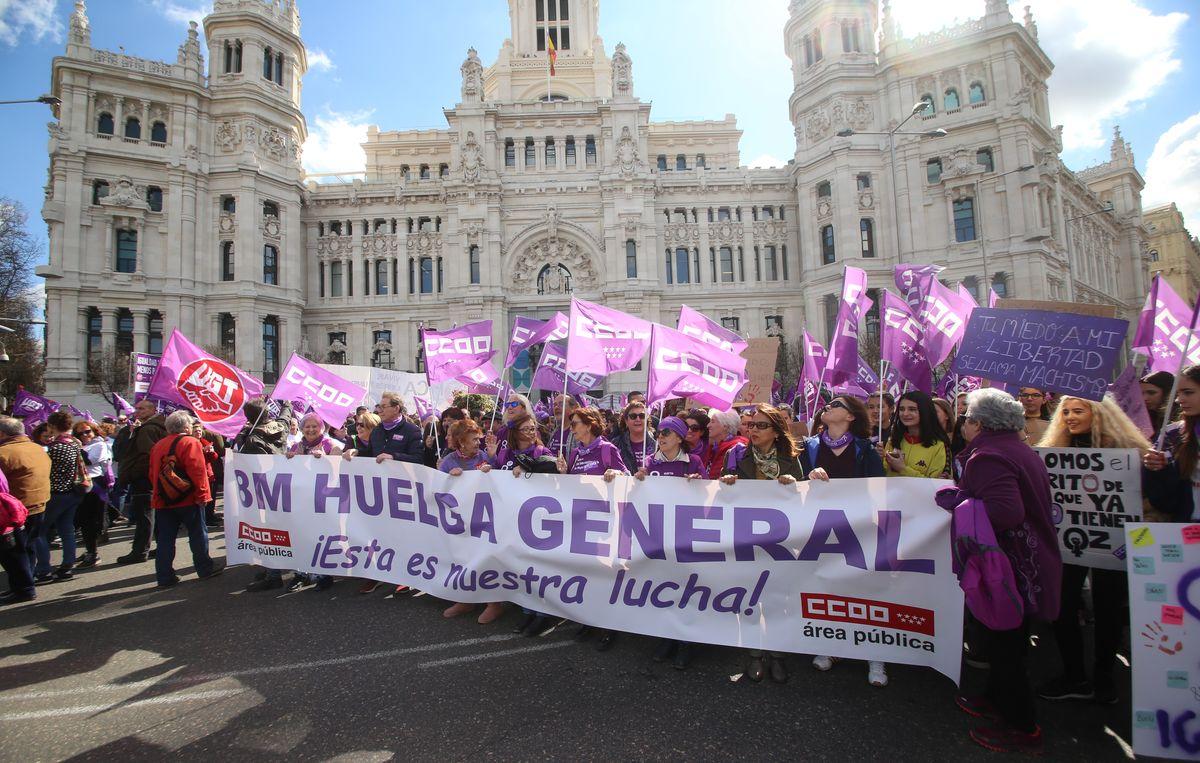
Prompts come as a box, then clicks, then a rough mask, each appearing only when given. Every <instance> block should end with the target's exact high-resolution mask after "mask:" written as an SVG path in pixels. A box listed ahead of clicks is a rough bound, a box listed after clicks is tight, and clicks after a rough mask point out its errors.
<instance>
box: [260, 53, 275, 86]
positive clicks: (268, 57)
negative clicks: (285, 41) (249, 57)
mask: <svg viewBox="0 0 1200 763" xmlns="http://www.w3.org/2000/svg"><path fill="white" fill-rule="evenodd" d="M274 68H275V53H274V51H272V50H271V49H270V48H266V49H265V50H263V67H262V74H263V79H265V80H269V79H272V77H271V74H272V71H271V70H272V69H274Z"/></svg>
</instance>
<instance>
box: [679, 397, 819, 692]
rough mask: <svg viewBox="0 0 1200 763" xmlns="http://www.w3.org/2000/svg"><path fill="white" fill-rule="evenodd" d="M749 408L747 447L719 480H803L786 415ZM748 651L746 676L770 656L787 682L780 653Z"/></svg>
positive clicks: (756, 675) (757, 674)
mask: <svg viewBox="0 0 1200 763" xmlns="http://www.w3.org/2000/svg"><path fill="white" fill-rule="evenodd" d="M751 410H753V411H754V415H753V416H752V417H751V418H750V421H749V422H747V426H748V427H749V429H750V447H749V448H747V449H746V454H745V455H744V456H742V458H741V459H740V460H739V461H738V462H737V463H736V464H735V465H734V466H733V467H732V468H727V469H725V474H724V475H723V476H722V477H721V482H722V483H724V484H726V485H733V484H735V483H736V482H737V481H738V480H739V479H747V480H778V481H779V484H781V485H794V484H796V482H797V481H799V480H802V479H805V476H804V468H803V467H802V466H801V465H800V458H799V446H798V445H797V444H796V440H795V439H794V438H793V437H792V434H791V431H790V429H789V427H788V418H789V417H788V414H787V413H785V412H784V411H783V410H780V409H778V408H776V407H775V406H773V405H767V404H766V403H756V404H755V405H753V406H751ZM689 428H690V427H689ZM749 654H750V662H749V664H748V665H747V666H746V677H747V678H749V679H750V680H751V681H755V682H758V681H761V680H762V679H763V675H764V674H765V673H766V669H765V668H766V662H767V661H766V659H764V658H770V668H769V669H770V673H771V680H772V681H774V682H775V683H785V682H787V680H788V672H787V665H786V664H785V663H784V657H785V655H784V654H783V652H769V653H767V654H766V655H764V653H763V651H762V650H761V649H751V650H750V652H749Z"/></svg>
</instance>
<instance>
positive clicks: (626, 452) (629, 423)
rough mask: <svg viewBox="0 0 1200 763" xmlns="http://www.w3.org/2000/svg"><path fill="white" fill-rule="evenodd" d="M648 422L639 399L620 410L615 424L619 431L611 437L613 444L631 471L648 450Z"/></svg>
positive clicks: (643, 404) (644, 408) (648, 419)
mask: <svg viewBox="0 0 1200 763" xmlns="http://www.w3.org/2000/svg"><path fill="white" fill-rule="evenodd" d="M649 423H650V417H649V416H648V415H647V413H646V404H645V403H643V402H641V401H637V402H633V403H630V404H629V405H626V406H625V408H624V409H623V410H622V411H621V419H620V421H619V422H618V424H617V428H618V431H619V433H618V434H617V436H616V437H614V438H613V445H616V446H617V450H619V451H621V460H622V461H624V462H625V468H627V469H628V470H629V471H631V472H635V471H637V470H638V466H639V465H640V464H641V463H642V459H643V458H644V457H645V455H646V453H648V452H649V450H650V441H649V440H648V439H647V438H648V437H652V435H651V434H650V433H649V429H650V426H649Z"/></svg>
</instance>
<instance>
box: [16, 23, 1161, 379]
mask: <svg viewBox="0 0 1200 763" xmlns="http://www.w3.org/2000/svg"><path fill="white" fill-rule="evenodd" d="M509 14H510V19H511V23H512V34H511V37H510V38H509V39H507V40H505V42H504V44H503V45H502V47H501V49H500V51H499V53H498V55H497V56H496V58H495V60H494V62H492V63H491V65H490V66H485V65H484V62H483V61H482V60H481V59H480V58H479V56H478V54H477V53H476V51H475V50H474V49H472V50H469V51H468V53H467V56H466V58H465V60H464V61H463V63H462V67H461V91H460V93H459V94H458V101H457V103H455V104H454V105H453V106H452V107H450V108H447V109H446V110H445V112H444V114H445V119H446V124H447V126H446V128H445V129H437V130H399V131H385V130H380V129H379V128H378V127H374V126H372V127H371V128H370V129H369V131H368V135H367V140H366V143H365V144H364V145H363V148H364V149H365V152H366V171H365V173H364V174H363V175H362V177H360V178H356V179H354V180H352V181H350V182H341V181H339V182H326V183H318V182H316V181H315V179H311V178H310V179H306V178H305V176H304V172H303V170H302V168H301V163H300V149H301V146H302V144H303V141H304V138H305V136H306V128H305V121H304V116H303V113H302V112H301V109H300V87H301V82H302V78H303V75H304V71H305V57H304V56H305V54H304V46H303V44H302V42H301V38H300V21H299V15H298V12H297V9H296V7H295V5H294V3H293V2H292V0H216V2H215V3H214V7H213V12H212V14H211V15H209V16H208V17H207V18H206V19H205V21H204V35H205V42H206V43H207V48H208V56H209V59H208V66H207V72H206V71H205V65H204V59H203V56H202V54H201V50H200V40H199V32H198V30H197V29H196V28H195V27H194V26H193V28H192V29H191V30H190V31H189V34H188V37H187V39H186V40H185V41H184V43H183V45H181V46H180V49H179V55H178V60H177V62H176V63H174V64H168V63H161V62H154V61H146V60H143V59H139V58H134V57H132V56H126V55H118V54H113V53H110V52H107V51H100V50H94V49H92V48H91V45H90V34H89V30H88V21H87V16H86V9H85V8H84V6H83V3H82V2H77V3H76V8H75V12H74V13H73V15H72V17H71V22H70V38H69V42H68V45H67V50H66V54H65V55H64V56H61V57H59V58H56V59H55V61H54V71H53V83H54V89H53V92H54V94H55V95H57V96H58V97H60V98H61V99H62V101H63V102H62V105H61V106H60V107H59V111H58V114H57V116H58V121H57V122H55V123H51V124H50V126H49V127H50V138H51V140H50V177H49V182H48V184H47V188H46V203H45V206H44V208H43V216H44V218H45V219H46V221H47V224H48V225H49V227H50V262H49V264H48V265H46V266H44V267H42V268H41V269H39V271H38V272H39V274H40V275H42V276H44V277H45V278H46V291H47V314H48V316H49V320H50V326H49V327H48V332H47V364H48V367H47V372H46V379H47V387H48V392H49V393H50V394H52V395H55V394H60V395H63V396H64V397H69V395H71V394H72V393H75V392H78V391H79V390H81V389H82V388H84V387H85V386H86V385H87V379H88V371H89V368H90V367H91V365H94V363H92V361H91V360H90V359H95V358H97V357H100V356H102V355H103V354H104V353H106V352H111V351H116V352H118V353H119V352H124V351H128V350H136V351H147V350H148V351H151V352H153V351H155V350H156V348H158V347H159V346H161V342H162V337H163V336H164V334H166V333H169V331H170V329H171V328H172V327H178V328H179V329H180V330H182V331H183V332H184V333H185V334H187V335H188V336H190V337H192V338H193V339H194V340H195V341H197V342H198V343H200V344H204V345H206V346H209V347H211V348H214V349H215V350H217V351H220V352H222V353H223V354H225V355H226V356H228V357H230V358H232V359H233V360H235V362H236V363H237V364H238V365H239V366H241V367H243V368H245V369H247V370H250V371H252V372H253V373H256V374H261V375H262V376H263V377H264V378H265V379H266V380H268V381H270V380H271V379H272V377H273V375H274V374H275V373H277V371H278V369H279V367H280V366H281V364H282V363H283V362H285V361H286V358H287V356H288V354H289V353H290V352H292V351H297V352H301V353H303V354H306V355H309V356H310V357H314V358H317V359H319V360H323V361H329V362H335V363H351V364H356V365H378V366H386V367H393V368H397V369H408V370H414V371H419V370H422V369H423V359H422V357H421V350H420V332H421V330H422V327H436V328H448V327H450V326H451V325H453V324H456V323H465V322H469V321H473V320H479V319H485V318H490V319H492V321H493V323H494V326H495V332H496V336H495V337H494V338H495V340H496V342H497V344H498V345H500V346H503V344H504V343H505V342H506V341H507V336H508V330H509V327H510V326H511V325H512V321H513V320H514V319H515V318H516V316H518V315H527V316H532V317H549V316H550V315H552V314H553V313H554V312H555V311H556V310H565V309H566V308H567V306H568V305H569V302H570V298H571V296H572V295H575V296H578V297H581V298H584V299H589V300H593V301H599V302H603V303H605V304H608V305H610V306H613V307H616V308H619V309H621V310H625V311H628V312H631V313H634V314H637V315H641V316H643V317H646V318H649V319H652V320H656V321H660V322H663V323H667V324H671V325H673V323H674V321H675V319H676V317H677V313H678V309H679V307H680V305H681V304H684V303H687V304H689V305H690V306H692V307H694V308H696V309H699V310H702V311H703V312H705V313H707V314H708V315H709V316H711V317H712V318H713V319H714V320H718V321H720V322H721V323H722V324H724V325H725V326H726V327H728V328H730V329H733V330H735V331H738V332H740V333H742V334H744V335H746V336H748V337H761V336H780V337H783V338H784V339H785V340H787V341H795V340H796V338H797V337H799V336H800V334H801V331H802V330H803V329H804V328H805V327H807V328H808V329H809V330H810V331H811V332H812V333H814V335H817V336H827V335H828V334H829V333H830V332H831V331H832V323H833V317H834V314H835V309H836V299H837V294H838V292H839V290H840V284H841V274H842V268H843V266H844V265H846V264H851V265H855V266H858V267H863V268H865V269H866V270H867V272H868V273H869V277H870V282H871V285H872V287H883V286H886V285H888V284H890V283H891V277H892V267H893V266H894V265H895V264H896V263H898V262H936V263H939V264H942V265H945V266H946V270H945V272H944V273H943V278H945V279H946V280H947V281H959V280H961V281H963V282H964V283H965V284H966V285H967V286H968V288H970V289H972V290H974V291H975V293H976V294H977V295H978V296H979V298H980V299H981V300H982V299H986V294H987V289H988V287H989V286H993V287H994V288H995V289H996V290H997V291H998V292H1000V293H1001V294H1002V296H1003V295H1007V296H1016V297H1022V298H1031V299H1053V300H1060V301H1061V300H1068V301H1070V300H1075V301H1085V302H1099V303H1109V304H1114V305H1116V307H1117V309H1118V313H1119V314H1121V315H1125V316H1130V315H1133V314H1134V313H1136V311H1137V310H1138V309H1140V307H1141V304H1142V300H1143V297H1144V294H1145V283H1146V278H1147V261H1148V257H1147V255H1146V254H1145V250H1146V247H1145V245H1144V239H1145V229H1144V226H1143V222H1142V211H1141V199H1140V193H1141V189H1142V185H1143V183H1142V179H1141V177H1140V175H1139V174H1138V172H1137V170H1136V169H1135V168H1134V165H1133V156H1132V153H1131V151H1130V150H1129V148H1128V146H1127V145H1126V144H1125V143H1124V141H1123V140H1121V139H1120V137H1119V135H1117V136H1116V137H1115V138H1114V143H1113V155H1112V161H1110V162H1107V163H1105V164H1104V165H1101V166H1100V167H1095V168H1091V169H1088V170H1085V171H1083V172H1079V173H1074V172H1072V171H1070V170H1069V169H1067V168H1066V167H1064V166H1062V164H1061V162H1060V161H1059V160H1058V155H1059V153H1060V151H1061V130H1060V128H1057V127H1055V126H1053V124H1052V122H1051V119H1050V111H1049V108H1050V107H1049V100H1048V97H1047V90H1046V84H1045V83H1046V79H1047V77H1048V76H1049V74H1050V71H1051V63H1050V61H1049V60H1048V59H1047V57H1046V56H1045V54H1044V53H1043V52H1042V50H1041V48H1040V47H1039V46H1038V44H1037V27H1036V24H1035V22H1034V21H1033V19H1032V18H1031V17H1029V16H1028V15H1027V16H1026V18H1025V19H1024V21H1023V23H1014V21H1013V19H1012V17H1011V16H1010V14H1009V11H1008V9H1007V5H1006V4H1005V3H1004V2H1000V1H998V0H990V1H989V2H988V5H987V14H986V15H985V16H984V17H983V18H982V19H975V20H971V21H968V22H966V23H964V24H962V25H960V26H957V27H954V28H951V29H946V30H943V31H941V32H938V33H935V34H930V35H924V36H921V37H917V38H913V39H906V38H903V37H901V36H899V35H898V34H897V32H896V30H895V25H894V23H893V22H892V19H891V16H890V9H889V4H888V3H887V2H884V3H883V6H882V9H879V8H877V6H876V4H875V3H874V2H871V1H869V0H794V1H793V2H792V4H791V6H790V17H789V20H788V22H787V25H786V26H785V28H784V29H783V30H782V31H783V39H784V44H785V47H786V51H787V54H788V56H789V58H790V59H791V62H792V70H793V77H794V82H795V88H794V91H793V93H792V95H791V97H790V100H789V110H790V114H791V119H792V122H793V125H794V127H795V136H796V145H795V154H794V157H793V159H792V160H791V161H789V162H788V164H787V166H784V167H777V168H765V169H750V168H747V167H744V166H742V164H741V156H740V150H739V141H740V137H741V131H740V130H739V129H738V125H737V122H736V119H735V117H734V116H733V115H729V114H727V115H725V117H724V118H723V119H714V120H709V121H688V122H654V121H652V120H651V114H650V111H651V109H650V105H649V104H648V103H645V102H643V101H642V100H640V99H639V98H638V97H637V95H636V91H635V88H634V68H633V61H632V58H631V54H630V51H627V50H626V49H625V47H624V45H620V44H618V45H617V46H616V47H615V48H614V49H613V50H612V54H611V56H610V55H609V54H608V53H607V51H606V48H605V45H604V42H603V40H602V39H601V38H600V37H599V35H598V32H597V30H598V26H599V24H598V20H599V0H509ZM547 40H553V41H554V43H555V47H556V49H557V51H558V53H557V63H556V71H555V76H554V77H553V78H552V79H548V77H547V63H548V62H547V58H546V48H547ZM920 101H926V102H928V103H929V108H928V109H926V110H925V111H923V112H922V113H920V114H918V115H916V116H913V105H914V104H915V103H917V102H920ZM875 323H877V321H875V320H874V317H873V316H872V317H869V318H868V321H867V331H868V332H871V331H873V330H874V325H875ZM644 384H645V376H644V372H642V371H638V370H634V371H631V372H628V373H625V374H619V375H617V376H614V377H613V378H611V379H609V380H607V385H608V387H609V389H610V390H617V391H620V390H629V389H635V388H641V387H643V386H644Z"/></svg>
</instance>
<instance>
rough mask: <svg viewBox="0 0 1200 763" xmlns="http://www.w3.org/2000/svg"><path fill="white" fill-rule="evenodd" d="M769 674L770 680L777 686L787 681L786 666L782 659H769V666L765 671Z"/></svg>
mask: <svg viewBox="0 0 1200 763" xmlns="http://www.w3.org/2000/svg"><path fill="white" fill-rule="evenodd" d="M767 672H768V673H770V674H771V680H772V681H774V682H775V683H777V684H785V683H787V680H788V671H787V665H786V664H785V663H784V661H783V658H782V657H773V658H771V666H770V667H769V668H768V669H767Z"/></svg>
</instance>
